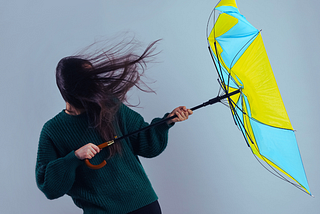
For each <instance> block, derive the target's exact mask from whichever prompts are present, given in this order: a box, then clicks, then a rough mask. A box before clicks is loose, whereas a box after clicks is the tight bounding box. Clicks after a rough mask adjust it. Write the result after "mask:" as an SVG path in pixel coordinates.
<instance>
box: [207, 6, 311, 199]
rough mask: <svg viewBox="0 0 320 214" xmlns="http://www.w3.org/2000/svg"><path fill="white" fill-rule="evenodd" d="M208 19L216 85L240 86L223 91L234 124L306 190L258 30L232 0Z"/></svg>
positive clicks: (265, 159)
mask: <svg viewBox="0 0 320 214" xmlns="http://www.w3.org/2000/svg"><path fill="white" fill-rule="evenodd" d="M212 19H213V28H212V30H211V32H210V33H208V29H207V35H208V45H209V51H210V53H211V56H212V58H213V61H214V63H215V66H216V69H217V71H218V76H219V79H220V82H221V87H222V89H223V90H224V92H225V93H226V94H228V93H231V92H233V91H236V90H240V91H241V93H239V94H237V95H235V96H232V97H228V104H229V107H230V109H231V112H232V115H233V118H234V121H235V123H236V125H237V126H238V127H239V129H240V131H241V132H242V134H243V136H244V138H245V140H246V142H247V144H248V146H249V147H250V148H251V150H252V152H253V154H254V155H255V156H256V157H258V158H259V159H258V160H261V161H262V163H266V164H267V165H266V166H270V172H272V173H273V174H275V175H276V176H278V177H280V178H281V179H284V180H286V181H288V182H290V183H291V184H293V185H295V186H296V187H298V188H299V189H301V190H303V191H305V192H306V193H308V194H310V189H309V185H308V181H307V178H306V174H305V170H304V167H303V164H302V160H301V156H300V152H299V148H298V145H297V142H296V137H295V134H294V130H293V128H292V125H291V123H290V120H289V117H288V114H287V112H286V109H285V107H284V104H283V101H282V98H281V95H280V92H279V89H278V86H277V83H276V80H275V78H274V75H273V72H272V68H271V66H270V62H269V60H268V56H267V53H266V50H265V47H264V44H263V41H262V37H261V31H259V30H257V29H256V28H254V27H253V26H252V25H251V24H250V23H249V22H248V21H247V20H246V18H245V17H244V16H243V15H241V14H240V12H239V10H238V8H237V5H236V2H235V0H221V1H220V2H219V3H218V4H217V5H216V7H215V8H214V10H213V12H212V13H211V15H210V18H209V21H210V20H212ZM209 21H208V26H209ZM310 195H311V194H310Z"/></svg>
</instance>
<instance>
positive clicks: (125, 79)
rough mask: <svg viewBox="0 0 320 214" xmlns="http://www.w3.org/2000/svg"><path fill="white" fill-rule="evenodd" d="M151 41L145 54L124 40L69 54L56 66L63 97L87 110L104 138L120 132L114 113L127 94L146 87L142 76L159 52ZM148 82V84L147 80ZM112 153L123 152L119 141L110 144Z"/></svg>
mask: <svg viewBox="0 0 320 214" xmlns="http://www.w3.org/2000/svg"><path fill="white" fill-rule="evenodd" d="M156 42H157V41H155V42H153V43H151V44H150V45H149V46H148V47H147V48H146V49H145V50H144V52H143V53H142V54H140V55H138V54H136V53H135V52H136V49H135V48H136V44H133V43H134V42H133V40H131V41H130V42H128V43H124V42H121V43H119V44H117V45H116V46H114V47H112V48H110V49H108V50H100V51H97V52H94V53H92V54H84V55H83V54H82V55H76V56H69V57H65V58H63V59H61V60H60V61H59V63H58V65H57V68H56V82H57V86H58V88H59V90H60V92H61V95H62V97H63V99H64V100H65V101H66V102H68V103H69V104H71V105H72V106H73V107H75V108H76V109H81V110H84V111H85V112H86V113H87V115H88V119H89V122H90V125H91V126H92V127H94V128H96V130H97V131H98V132H99V133H100V135H101V137H102V138H103V139H104V140H106V141H107V140H110V139H113V138H114V137H115V135H116V133H115V127H114V124H113V122H114V119H115V118H114V116H115V114H116V112H117V110H118V109H119V106H120V104H121V103H122V102H125V101H127V100H126V99H127V97H126V94H127V92H128V91H129V90H130V89H131V88H132V87H133V86H136V87H137V88H138V89H140V90H142V91H152V90H151V89H150V88H149V87H148V90H145V89H143V88H142V87H141V86H140V85H141V84H144V83H143V81H142V80H141V78H140V77H141V76H143V74H144V70H145V68H146V63H147V62H148V60H150V59H152V58H153V57H154V56H155V54H154V53H153V52H154V50H155V47H154V46H155V43H156ZM144 85H145V84H144ZM109 151H110V156H109V157H111V156H113V155H114V154H116V153H121V146H120V144H118V143H115V144H113V145H112V146H109Z"/></svg>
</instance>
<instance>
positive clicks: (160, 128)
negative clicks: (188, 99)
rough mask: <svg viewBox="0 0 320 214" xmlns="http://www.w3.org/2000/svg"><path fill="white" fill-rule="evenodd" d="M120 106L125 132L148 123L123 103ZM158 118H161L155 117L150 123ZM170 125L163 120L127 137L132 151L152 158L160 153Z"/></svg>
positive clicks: (165, 143)
mask: <svg viewBox="0 0 320 214" xmlns="http://www.w3.org/2000/svg"><path fill="white" fill-rule="evenodd" d="M121 108H122V114H123V115H122V117H124V119H123V120H125V121H126V122H125V124H126V125H125V129H126V134H128V133H131V132H134V131H136V130H139V129H141V128H144V127H146V126H148V125H149V124H148V123H147V122H145V121H144V119H143V117H142V116H141V115H140V114H139V113H137V112H135V111H134V110H132V109H130V108H128V107H127V106H125V105H122V107H121ZM167 115H168V114H165V115H164V117H163V118H165V117H166V116H167ZM159 120H161V118H155V119H153V120H152V122H151V124H153V123H156V122H158V121H159ZM172 126H173V124H171V125H168V124H167V123H166V122H165V123H162V124H160V125H157V126H154V127H152V128H150V129H147V130H145V131H142V132H140V133H138V134H135V135H133V136H131V137H129V139H130V143H131V145H132V148H133V151H134V153H135V154H136V155H140V156H142V157H146V158H152V157H155V156H157V155H159V154H160V153H162V152H163V150H164V149H165V148H166V146H167V143H168V131H169V128H170V127H172Z"/></svg>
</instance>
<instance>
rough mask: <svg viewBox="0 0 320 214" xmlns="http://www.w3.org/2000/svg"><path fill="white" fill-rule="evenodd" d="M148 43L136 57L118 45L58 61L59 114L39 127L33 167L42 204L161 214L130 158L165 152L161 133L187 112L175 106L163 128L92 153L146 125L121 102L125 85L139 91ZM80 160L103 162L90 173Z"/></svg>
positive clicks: (164, 135) (96, 211)
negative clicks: (61, 201) (65, 200)
mask: <svg viewBox="0 0 320 214" xmlns="http://www.w3.org/2000/svg"><path fill="white" fill-rule="evenodd" d="M154 44H155V42H154V43H152V44H151V45H149V46H148V48H147V49H146V50H145V51H144V52H143V54H141V55H136V54H134V52H133V50H132V49H126V47H127V46H126V45H123V44H122V45H118V46H116V47H114V48H111V49H110V50H108V51H103V52H100V53H98V54H94V55H89V56H88V55H87V56H83V55H82V56H73V57H66V58H63V59H62V60H60V62H59V63H58V65H57V68H56V81H57V85H58V88H59V90H60V93H61V95H62V97H63V99H64V100H65V102H66V109H64V110H62V111H61V112H60V113H59V114H57V115H56V116H55V117H53V118H52V119H51V120H49V121H48V122H46V123H45V125H44V126H43V128H42V131H41V134H40V139H39V148H38V156H37V164H36V181H37V185H38V187H39V189H40V190H41V191H42V192H43V193H44V194H45V195H46V197H47V198H48V199H55V198H58V197H61V196H63V195H65V194H67V195H69V196H71V197H72V199H73V201H74V203H75V204H76V205H77V206H78V207H80V208H81V209H83V211H84V213H86V214H90V213H94V214H99V213H117V214H121V213H135V214H141V213H147V214H159V213H161V210H160V206H159V203H158V201H157V200H158V198H157V195H156V193H155V192H154V190H153V188H152V186H151V183H150V181H149V180H148V178H147V175H146V173H145V171H144V169H143V167H142V165H141V163H140V161H139V159H138V156H142V157H148V158H151V157H155V156H157V155H159V154H160V153H161V152H162V151H163V150H164V149H165V147H166V145H167V140H168V130H169V128H170V127H171V126H172V125H173V124H174V123H175V122H178V121H183V120H186V119H187V118H188V116H189V115H191V114H192V111H191V110H189V109H187V108H186V107H184V106H183V107H178V108H176V109H174V110H173V111H172V112H171V113H170V114H166V115H165V116H164V117H170V116H173V115H176V116H177V117H176V118H174V119H172V120H170V121H168V122H167V123H163V124H161V125H158V126H155V127H152V128H150V129H148V130H146V131H143V132H140V133H139V134H136V135H133V136H131V137H128V138H126V139H124V140H122V141H121V142H117V143H115V144H113V145H111V146H109V147H108V149H103V150H100V149H99V147H98V146H97V145H99V144H101V143H103V142H105V141H108V140H110V139H113V138H114V137H115V136H123V135H125V134H128V133H131V132H133V131H135V130H138V129H140V128H142V127H145V126H147V125H148V123H146V122H145V121H144V119H143V118H142V117H141V116H140V115H139V114H138V113H137V112H135V111H133V110H132V109H130V108H129V107H127V106H126V105H124V104H123V102H124V101H126V93H127V92H128V90H129V89H130V88H132V87H133V86H136V87H138V88H139V89H141V90H142V88H140V86H139V83H141V80H140V77H141V75H143V71H144V69H145V66H146V62H147V59H149V58H150V57H153V55H152V52H153V50H154V48H153V46H154ZM124 49H125V50H126V52H124V53H123V52H122V50H124ZM159 120H160V118H156V119H154V120H153V121H152V123H155V122H157V121H159ZM98 153H99V154H98ZM93 157H94V158H93ZM84 159H91V163H93V164H98V163H101V162H102V161H103V160H104V159H107V162H108V163H107V165H106V166H104V167H103V168H101V169H99V170H92V169H90V168H88V167H87V166H86V165H85V163H84V161H83V160H84Z"/></svg>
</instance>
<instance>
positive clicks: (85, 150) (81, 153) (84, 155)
mask: <svg viewBox="0 0 320 214" xmlns="http://www.w3.org/2000/svg"><path fill="white" fill-rule="evenodd" d="M99 152H100V148H99V147H98V146H96V145H94V144H93V143H88V144H86V145H84V146H82V147H81V148H79V149H78V150H76V151H75V152H74V153H75V155H76V156H77V158H79V159H80V160H83V159H91V158H93V157H94V156H95V155H96V154H97V153H99Z"/></svg>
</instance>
